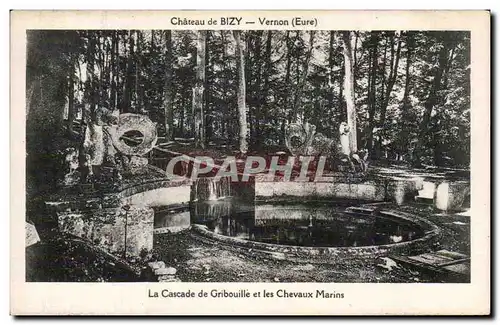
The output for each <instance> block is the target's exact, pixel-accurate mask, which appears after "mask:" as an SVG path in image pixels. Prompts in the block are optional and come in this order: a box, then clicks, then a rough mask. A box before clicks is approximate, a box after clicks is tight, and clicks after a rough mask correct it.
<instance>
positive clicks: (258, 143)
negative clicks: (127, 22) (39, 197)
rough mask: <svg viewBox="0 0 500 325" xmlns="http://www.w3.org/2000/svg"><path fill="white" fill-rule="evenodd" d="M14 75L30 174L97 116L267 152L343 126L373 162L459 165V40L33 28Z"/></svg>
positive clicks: (465, 142)
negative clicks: (296, 131)
mask: <svg viewBox="0 0 500 325" xmlns="http://www.w3.org/2000/svg"><path fill="white" fill-rule="evenodd" d="M26 67H27V70H26V77H27V79H26V80H27V82H26V112H27V149H28V154H31V155H32V162H33V164H35V162H36V163H37V167H36V168H39V167H40V166H41V165H40V164H43V159H44V157H45V158H46V157H47V156H50V155H53V153H54V152H55V151H57V150H60V148H59V147H58V145H57V143H58V141H59V140H57V139H66V140H67V139H70V140H72V141H74V140H75V139H77V138H78V133H79V132H80V133H81V129H82V128H81V125H82V123H86V122H87V121H88V120H89V119H92V118H93V114H92V112H93V111H94V110H95V108H96V107H99V106H103V107H107V108H109V109H117V110H119V111H120V112H131V113H140V114H145V115H148V116H149V117H150V118H151V120H152V121H154V122H156V123H157V129H158V133H159V136H160V138H159V139H160V142H169V141H177V140H183V141H192V142H193V146H194V147H196V148H203V149H204V148H229V149H232V150H239V151H240V152H243V153H246V152H247V151H254V152H258V151H265V152H267V150H271V149H270V148H280V147H281V148H283V147H284V130H285V127H286V126H287V125H288V124H290V123H305V122H307V123H310V124H313V125H315V126H316V127H317V131H318V132H320V133H322V134H324V135H325V136H327V137H330V138H337V137H338V129H339V125H340V123H342V122H347V123H348V124H349V126H351V128H352V129H353V130H356V132H354V136H353V137H352V141H353V144H352V145H353V147H354V148H355V149H360V148H363V149H366V150H368V152H369V153H370V159H371V160H375V161H376V160H379V161H392V162H397V163H400V164H408V165H410V166H422V165H433V166H443V167H465V168H468V165H469V160H470V108H471V107H470V72H471V71H470V34H469V32H462V31H413V30H409V31H407V30H402V31H305V30H280V31H275V30H245V31H236V30H235V31H230V30H209V31H203V30H198V31H197V30H71V31H69V30H37V31H29V32H28V33H27V66H26ZM66 140H64V141H66ZM61 141H63V140H61ZM355 151H356V150H355ZM33 164H32V165H33Z"/></svg>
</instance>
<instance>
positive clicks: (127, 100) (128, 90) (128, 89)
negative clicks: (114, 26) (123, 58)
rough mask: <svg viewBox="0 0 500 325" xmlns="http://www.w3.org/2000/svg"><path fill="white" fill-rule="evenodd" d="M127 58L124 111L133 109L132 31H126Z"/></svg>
mask: <svg viewBox="0 0 500 325" xmlns="http://www.w3.org/2000/svg"><path fill="white" fill-rule="evenodd" d="M128 37H129V39H128V41H129V43H128V58H127V76H126V81H125V94H124V105H123V106H124V107H123V108H124V111H125V112H130V111H133V110H132V108H131V99H132V78H133V76H132V73H133V72H134V67H133V64H134V62H133V57H134V37H133V36H132V31H129V32H128Z"/></svg>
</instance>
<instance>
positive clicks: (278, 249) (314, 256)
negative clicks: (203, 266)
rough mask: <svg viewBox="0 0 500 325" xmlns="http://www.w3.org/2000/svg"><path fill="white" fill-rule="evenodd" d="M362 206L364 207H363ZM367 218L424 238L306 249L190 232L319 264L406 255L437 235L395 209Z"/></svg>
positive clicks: (427, 245) (420, 220)
mask: <svg viewBox="0 0 500 325" xmlns="http://www.w3.org/2000/svg"><path fill="white" fill-rule="evenodd" d="M365 207H366V206H365ZM371 215H373V216H374V217H375V216H381V217H392V218H401V219H404V220H406V221H410V222H413V223H415V224H417V225H418V226H420V227H422V228H423V230H424V232H425V233H424V236H422V237H420V238H417V239H414V240H411V241H406V242H401V243H394V244H386V245H374V246H358V247H310V246H291V245H278V244H269V243H263V242H255V241H250V240H245V239H241V238H236V237H229V236H224V235H220V234H216V233H214V232H212V231H210V230H209V229H208V228H207V227H206V226H204V225H199V224H193V225H192V226H191V229H192V231H193V233H194V235H195V237H197V238H199V239H201V240H202V241H203V240H205V241H206V240H208V241H212V242H217V243H220V244H224V245H227V246H228V247H229V248H231V247H235V248H237V249H238V250H241V248H244V249H246V250H247V251H253V252H255V253H257V254H262V255H266V256H269V257H272V258H275V259H282V260H290V261H294V260H299V261H310V260H313V261H317V262H320V263H328V262H334V261H336V260H339V259H356V258H360V259H367V258H375V257H378V256H387V255H389V254H409V253H410V252H414V251H425V250H429V248H430V247H431V245H432V243H434V242H435V241H436V240H437V239H438V238H439V236H440V233H441V232H440V229H439V227H438V226H436V225H435V224H433V223H432V222H430V221H427V220H425V219H423V218H421V217H418V216H416V215H412V214H409V213H405V212H401V211H396V210H375V211H374V212H372V213H371Z"/></svg>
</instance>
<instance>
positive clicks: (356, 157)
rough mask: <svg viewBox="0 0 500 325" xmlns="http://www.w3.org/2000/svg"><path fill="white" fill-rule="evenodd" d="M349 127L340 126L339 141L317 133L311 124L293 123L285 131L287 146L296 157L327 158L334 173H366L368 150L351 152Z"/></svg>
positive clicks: (342, 124)
mask: <svg viewBox="0 0 500 325" xmlns="http://www.w3.org/2000/svg"><path fill="white" fill-rule="evenodd" d="M349 132H350V130H349V127H348V125H347V123H345V122H342V123H341V124H340V126H339V141H335V140H333V139H330V138H328V137H326V136H325V135H323V134H322V133H319V132H316V126H315V125H311V124H309V123H304V124H297V123H292V124H289V125H288V126H287V128H286V129H285V145H286V146H287V148H288V150H289V151H290V153H291V154H292V155H294V156H299V155H302V156H316V157H318V156H326V157H327V163H328V164H329V166H330V168H331V169H332V170H334V171H350V172H366V170H367V159H368V153H367V151H366V150H360V151H358V152H354V153H353V152H351V150H350V147H349Z"/></svg>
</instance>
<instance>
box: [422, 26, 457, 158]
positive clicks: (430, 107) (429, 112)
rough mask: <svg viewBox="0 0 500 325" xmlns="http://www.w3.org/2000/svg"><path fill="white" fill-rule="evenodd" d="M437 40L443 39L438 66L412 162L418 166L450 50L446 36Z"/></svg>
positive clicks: (425, 105)
mask: <svg viewBox="0 0 500 325" xmlns="http://www.w3.org/2000/svg"><path fill="white" fill-rule="evenodd" d="M439 40H441V41H443V47H442V48H441V50H440V51H439V58H438V66H437V68H436V70H435V74H434V80H433V81H432V85H431V88H430V90H429V95H428V96H427V100H426V101H425V103H424V109H425V111H424V115H423V117H422V121H421V123H420V128H419V129H420V135H419V137H418V143H417V147H416V148H415V157H414V158H415V161H414V163H415V164H416V165H417V166H420V165H421V163H422V161H421V159H422V155H423V149H424V144H425V141H426V139H427V134H428V132H429V122H430V119H431V116H432V110H433V108H434V106H435V105H436V103H437V101H438V97H437V96H438V92H439V91H440V90H441V89H442V84H441V81H442V77H443V72H444V70H445V69H446V65H447V61H448V55H449V53H448V52H449V51H450V45H451V44H450V42H449V41H448V40H446V36H445V35H442V36H441V37H440V39H439Z"/></svg>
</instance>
